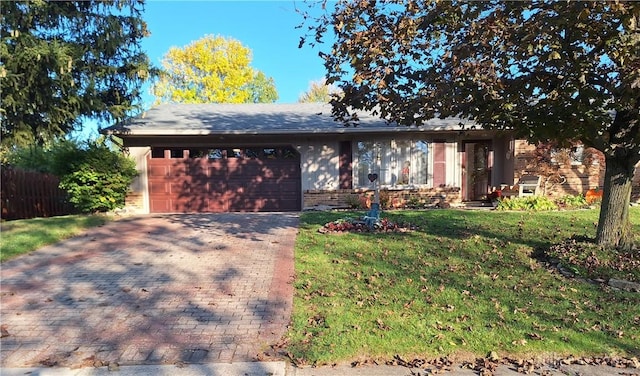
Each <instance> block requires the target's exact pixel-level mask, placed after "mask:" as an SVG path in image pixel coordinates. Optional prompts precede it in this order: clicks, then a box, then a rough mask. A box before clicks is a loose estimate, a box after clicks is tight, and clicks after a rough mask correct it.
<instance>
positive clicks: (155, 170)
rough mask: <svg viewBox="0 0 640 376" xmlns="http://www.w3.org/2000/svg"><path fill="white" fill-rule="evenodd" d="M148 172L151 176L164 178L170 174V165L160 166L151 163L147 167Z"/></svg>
mask: <svg viewBox="0 0 640 376" xmlns="http://www.w3.org/2000/svg"><path fill="white" fill-rule="evenodd" d="M147 173H148V174H149V177H150V178H155V177H159V178H164V177H165V176H168V175H169V167H168V166H158V165H149V166H148V167H147Z"/></svg>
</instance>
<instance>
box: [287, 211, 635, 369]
mask: <svg viewBox="0 0 640 376" xmlns="http://www.w3.org/2000/svg"><path fill="white" fill-rule="evenodd" d="M356 214H361V213H345V212H342V213H336V212H330V213H319V212H309V213H304V214H303V215H302V217H301V228H300V233H299V236H298V239H297V243H296V280H295V282H294V284H295V297H294V314H293V319H292V321H293V322H292V326H291V328H290V331H289V334H288V338H287V341H288V343H287V350H288V351H289V353H290V356H291V357H292V359H293V360H294V362H297V363H300V364H326V363H332V362H340V361H353V360H363V359H378V360H388V359H391V358H392V357H393V356H394V355H396V354H399V355H402V356H403V357H404V358H405V359H407V358H412V357H418V358H433V357H440V356H449V357H453V358H455V357H469V356H486V355H487V353H489V352H490V351H495V352H497V353H498V355H500V356H503V357H504V356H514V357H527V358H531V357H540V358H548V357H562V356H568V355H573V356H586V355H612V356H613V355H616V356H639V355H640V310H639V308H638V307H640V294H639V293H630V292H622V291H615V290H613V289H611V288H608V287H606V286H603V285H594V284H590V283H587V282H584V281H581V280H579V279H569V278H566V277H563V276H561V275H560V274H559V273H557V272H556V271H555V270H551V269H550V268H549V267H548V266H547V264H545V263H544V262H542V261H540V260H539V257H538V255H539V254H540V251H542V250H545V249H546V248H548V247H549V246H550V245H551V244H553V243H556V242H559V241H561V240H563V239H566V238H569V237H571V236H573V235H583V236H590V237H593V236H594V235H595V228H596V223H597V220H598V212H597V210H578V211H564V212H537V213H530V212H526V213H525V212H498V211H462V210H429V211H401V212H395V211H392V212H385V213H383V217H387V218H389V219H390V220H393V221H396V222H401V221H402V222H410V223H413V224H416V225H418V226H419V227H420V229H419V230H418V231H413V232H408V233H386V234H368V233H363V234H321V233H319V232H318V229H319V228H320V227H321V226H322V225H323V224H324V223H326V222H328V221H333V220H336V219H339V218H345V217H347V216H349V215H351V216H355V215H356ZM631 215H632V223H633V224H634V232H635V234H636V235H638V234H640V208H639V207H635V208H632V211H631Z"/></svg>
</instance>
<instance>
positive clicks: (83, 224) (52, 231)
mask: <svg viewBox="0 0 640 376" xmlns="http://www.w3.org/2000/svg"><path fill="white" fill-rule="evenodd" d="M107 221H109V217H108V216H106V215H67V216H60V217H51V218H33V219H20V220H16V221H5V222H1V223H0V262H4V261H7V260H10V259H12V258H14V257H17V256H19V255H22V254H25V253H29V252H31V251H33V250H36V249H38V248H40V247H43V246H45V245H48V244H53V243H56V242H58V241H60V240H63V239H67V238H70V237H72V236H74V235H77V234H80V233H82V232H83V231H84V230H86V229H87V228H90V227H95V226H100V225H103V224H105V223H106V222H107Z"/></svg>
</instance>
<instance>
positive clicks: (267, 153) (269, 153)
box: [262, 148, 278, 159]
mask: <svg viewBox="0 0 640 376" xmlns="http://www.w3.org/2000/svg"><path fill="white" fill-rule="evenodd" d="M262 152H263V153H264V157H265V158H267V159H276V158H278V151H277V150H276V149H274V148H264V149H262Z"/></svg>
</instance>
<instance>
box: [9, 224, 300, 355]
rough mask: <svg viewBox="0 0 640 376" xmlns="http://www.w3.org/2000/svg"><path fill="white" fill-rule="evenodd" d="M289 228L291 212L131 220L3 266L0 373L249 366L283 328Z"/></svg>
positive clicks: (292, 229)
mask: <svg viewBox="0 0 640 376" xmlns="http://www.w3.org/2000/svg"><path fill="white" fill-rule="evenodd" d="M297 225H298V217H297V214H292V213H250V214H243V213H225V214H197V215H196V214H192V215H191V214H187V215H163V216H141V217H132V218H127V219H122V220H119V221H116V222H112V223H110V224H108V225H106V226H103V227H101V228H97V229H93V230H90V231H89V232H87V233H86V234H84V235H82V236H80V237H76V238H73V239H70V240H67V241H64V242H61V243H58V244H55V245H52V246H48V247H45V248H43V249H40V250H38V251H36V252H34V253H32V254H29V255H25V256H23V257H20V258H18V259H15V260H12V261H9V262H6V263H4V264H2V267H1V268H2V269H1V272H0V273H1V274H0V276H1V278H2V284H1V286H0V299H1V300H0V302H1V306H0V313H1V317H0V321H1V324H2V327H3V329H4V330H5V331H3V332H4V333H5V337H4V338H2V339H1V343H0V350H1V358H0V359H1V363H0V364H1V365H2V366H3V367H22V366H36V365H57V366H71V367H73V366H80V365H91V364H107V363H109V362H117V363H119V364H123V365H124V364H156V363H158V364H160V363H161V364H170V363H180V362H183V363H201V362H238V361H252V360H256V358H259V357H260V354H261V353H262V352H263V351H265V350H267V349H268V347H269V345H270V344H273V343H275V342H277V341H278V339H279V338H280V337H281V336H282V335H283V334H284V331H285V328H286V325H287V324H288V322H289V317H290V313H291V304H292V286H291V281H292V278H293V246H294V242H295V236H296V233H297ZM7 333H8V336H6V334H7Z"/></svg>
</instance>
